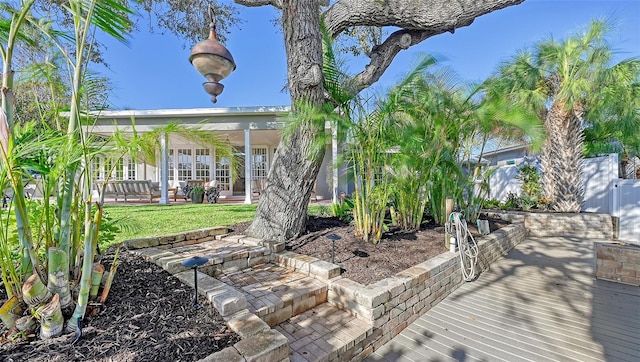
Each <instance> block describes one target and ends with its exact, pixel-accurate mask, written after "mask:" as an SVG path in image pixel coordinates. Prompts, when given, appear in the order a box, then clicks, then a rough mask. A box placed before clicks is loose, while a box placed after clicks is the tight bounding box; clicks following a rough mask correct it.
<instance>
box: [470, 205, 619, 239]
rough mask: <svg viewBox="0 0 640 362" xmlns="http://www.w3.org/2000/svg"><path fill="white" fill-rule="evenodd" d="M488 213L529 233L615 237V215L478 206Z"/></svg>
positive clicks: (537, 234) (483, 212) (597, 237)
mask: <svg viewBox="0 0 640 362" xmlns="http://www.w3.org/2000/svg"><path fill="white" fill-rule="evenodd" d="M481 213H482V214H484V215H488V216H489V217H493V218H497V219H502V220H506V221H510V222H512V223H516V222H520V223H524V227H525V228H526V229H527V235H529V236H570V237H576V238H586V239H600V240H602V239H604V240H612V239H616V228H615V224H616V222H615V218H614V217H612V216H611V215H609V214H597V213H589V212H581V213H561V212H526V211H503V210H481Z"/></svg>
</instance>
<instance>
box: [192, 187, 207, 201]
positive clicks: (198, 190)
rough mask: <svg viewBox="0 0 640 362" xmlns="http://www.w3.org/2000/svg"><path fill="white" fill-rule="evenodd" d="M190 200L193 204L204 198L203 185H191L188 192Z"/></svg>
mask: <svg viewBox="0 0 640 362" xmlns="http://www.w3.org/2000/svg"><path fill="white" fill-rule="evenodd" d="M188 196H189V198H191V202H192V203H194V204H201V203H202V201H203V199H204V187H202V186H193V187H192V188H191V189H190V190H189V193H188Z"/></svg>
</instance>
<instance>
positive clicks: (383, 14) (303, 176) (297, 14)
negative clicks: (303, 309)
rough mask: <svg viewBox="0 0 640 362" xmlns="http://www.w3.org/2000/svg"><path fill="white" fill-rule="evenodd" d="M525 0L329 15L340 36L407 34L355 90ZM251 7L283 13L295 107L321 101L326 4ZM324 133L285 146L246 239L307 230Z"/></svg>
mask: <svg viewBox="0 0 640 362" xmlns="http://www.w3.org/2000/svg"><path fill="white" fill-rule="evenodd" d="M522 1H524V0H492V1H475V0H463V1H456V2H447V1H443V0H418V1H414V0H394V1H378V0H338V1H335V2H331V3H332V4H331V6H330V7H329V8H328V9H327V10H325V12H324V20H325V25H326V27H327V29H328V30H329V32H330V34H331V35H332V36H334V37H336V36H338V35H339V34H340V33H342V32H343V31H344V30H345V29H347V28H350V27H353V26H359V25H369V26H371V25H373V26H397V27H400V28H401V29H399V30H398V31H395V32H394V33H393V34H392V35H390V36H389V37H388V38H387V39H386V40H385V41H384V42H383V43H382V44H379V45H377V46H376V47H374V48H373V49H372V52H371V54H369V57H370V60H371V61H370V62H369V64H367V65H366V66H365V68H364V70H363V71H362V72H361V73H359V74H358V75H356V76H355V81H356V83H357V86H356V88H357V89H358V90H363V89H365V88H367V87H368V86H370V85H372V84H373V83H375V82H376V81H377V80H378V79H379V78H380V77H381V76H382V74H383V73H384V72H385V70H386V69H387V68H388V67H389V65H390V64H391V61H392V60H393V58H394V57H395V56H396V55H397V54H398V53H399V52H400V51H401V50H403V49H408V48H409V47H411V46H413V45H415V44H418V43H420V42H422V41H423V40H425V39H427V38H429V37H431V36H433V35H436V34H441V33H444V32H452V33H453V32H454V31H455V29H456V28H459V27H463V26H467V25H469V24H471V23H472V22H473V21H474V19H475V18H477V17H478V16H481V15H484V14H487V13H490V12H492V11H495V10H499V9H502V8H505V7H508V6H512V5H516V4H519V3H521V2H522ZM235 2H236V3H239V4H242V5H246V6H263V5H272V6H275V7H277V8H278V9H281V10H282V26H283V33H284V37H285V41H284V44H285V49H286V53H287V66H288V67H287V69H288V74H287V75H288V86H289V91H290V93H291V100H292V104H293V106H294V109H295V106H296V103H298V102H301V101H305V102H307V103H310V104H311V105H319V104H320V103H321V102H322V97H323V88H322V41H321V34H320V16H321V14H320V8H319V5H320V4H321V3H324V5H327V4H328V3H329V2H327V1H326V0H235ZM317 132H319V130H316V129H314V128H313V127H308V128H305V127H301V128H300V129H298V130H297V131H296V132H295V134H294V135H293V136H291V137H290V139H289V140H288V141H286V142H281V143H280V146H279V147H278V150H277V151H276V156H275V158H274V160H273V163H272V165H271V169H270V172H269V176H268V178H267V184H266V187H265V190H264V192H263V193H262V196H261V197H260V202H259V204H258V210H257V211H256V216H255V218H254V221H253V223H252V224H251V226H250V227H249V229H247V234H249V235H251V236H254V237H259V238H264V239H270V240H288V239H291V238H293V237H295V236H297V235H299V234H300V233H302V232H303V231H304V229H305V221H306V216H307V206H308V201H309V196H310V195H311V190H312V188H313V184H314V182H315V180H316V177H317V175H318V171H319V169H320V165H321V163H322V158H323V157H324V150H320V151H319V152H316V153H315V154H313V155H310V151H312V150H313V147H314V146H313V140H314V138H315V137H316V135H317Z"/></svg>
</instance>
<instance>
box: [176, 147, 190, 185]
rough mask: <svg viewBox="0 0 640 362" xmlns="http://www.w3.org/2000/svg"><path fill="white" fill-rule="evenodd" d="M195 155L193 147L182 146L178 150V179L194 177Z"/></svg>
mask: <svg viewBox="0 0 640 362" xmlns="http://www.w3.org/2000/svg"><path fill="white" fill-rule="evenodd" d="M192 167H193V157H192V156H191V149H190V148H189V149H187V148H182V149H179V150H178V180H191V179H193V169H192Z"/></svg>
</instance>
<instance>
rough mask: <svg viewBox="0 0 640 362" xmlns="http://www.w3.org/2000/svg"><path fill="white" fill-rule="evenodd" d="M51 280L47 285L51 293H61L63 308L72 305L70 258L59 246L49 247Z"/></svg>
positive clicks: (61, 305)
mask: <svg viewBox="0 0 640 362" xmlns="http://www.w3.org/2000/svg"><path fill="white" fill-rule="evenodd" d="M48 274H49V280H48V283H47V286H48V288H49V290H50V291H51V293H53V294H58V295H60V307H61V308H62V309H65V308H67V307H68V306H70V305H71V291H70V290H69V258H68V256H67V254H66V253H65V252H64V251H62V250H60V249H58V248H49V273H48Z"/></svg>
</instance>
